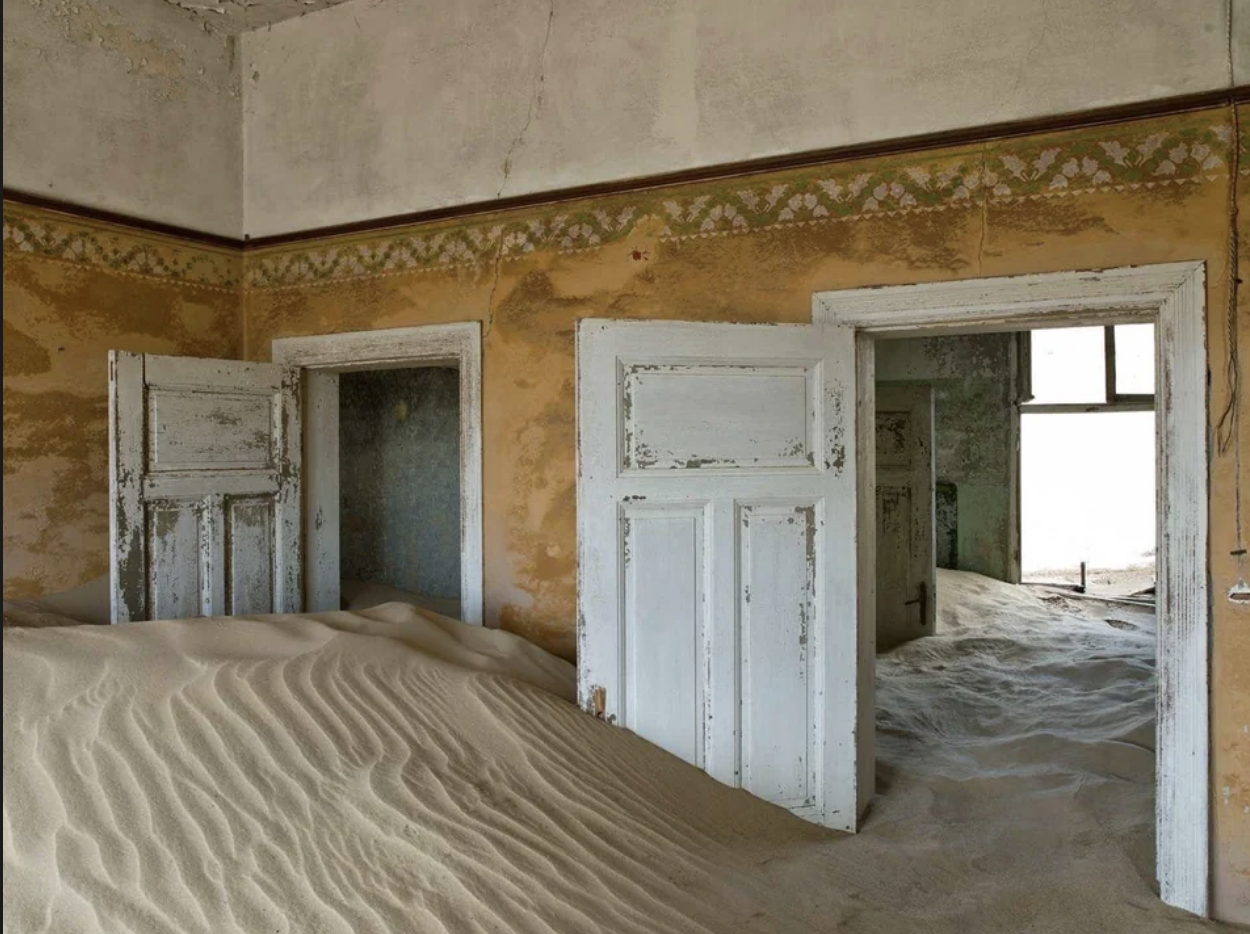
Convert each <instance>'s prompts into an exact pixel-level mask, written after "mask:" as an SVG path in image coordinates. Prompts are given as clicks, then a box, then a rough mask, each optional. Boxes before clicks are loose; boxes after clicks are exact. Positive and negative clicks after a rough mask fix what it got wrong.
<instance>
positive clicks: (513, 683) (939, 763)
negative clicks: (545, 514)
mask: <svg viewBox="0 0 1250 934" xmlns="http://www.w3.org/2000/svg"><path fill="white" fill-rule="evenodd" d="M939 599H940V600H941V621H940V628H941V629H942V632H941V633H940V634H939V635H937V636H934V637H932V638H930V639H927V640H924V642H922V643H913V644H912V645H909V646H905V647H903V648H901V649H899V650H898V651H896V652H894V653H892V654H891V655H889V656H885V657H883V658H882V659H881V664H880V695H881V709H880V712H879V719H880V727H881V729H880V736H879V747H880V755H881V768H880V772H881V776H880V778H881V781H880V786H881V787H880V790H881V792H882V793H881V796H880V797H879V799H878V801H877V803H876V804H875V805H874V808H873V811H872V813H871V815H870V817H869V820H868V822H867V825H866V827H865V828H864V831H863V832H862V833H861V834H859V835H858V836H854V837H851V836H846V835H841V834H837V833H834V832H831V831H828V830H825V829H822V828H820V827H816V826H813V825H810V824H806V823H804V822H803V821H800V820H798V819H796V818H793V817H792V816H790V815H789V814H788V813H786V812H784V811H781V810H779V809H777V808H774V807H772V806H771V805H768V804H765V803H763V802H761V801H758V800H756V799H754V798H752V797H750V796H749V795H747V794H745V793H743V792H739V791H734V790H732V789H729V788H726V787H724V786H721V785H719V784H717V783H716V782H714V781H712V780H711V779H709V778H707V777H706V776H705V775H703V774H702V773H701V772H699V771H697V770H695V769H693V768H691V767H689V766H687V765H685V764H683V763H681V762H679V761H677V760H676V759H674V758H672V757H671V756H669V755H667V754H666V753H664V752H662V751H661V750H659V749H658V748H656V747H653V746H651V745H650V744H648V743H646V742H643V741H642V740H640V739H638V738H637V737H635V736H633V735H632V734H630V733H628V732H626V731H625V730H622V729H618V728H614V727H610V726H607V725H605V724H603V723H600V722H598V721H596V720H594V719H593V718H591V717H589V716H587V715H585V714H582V713H581V712H580V711H578V710H577V709H576V707H574V706H573V705H572V704H571V703H570V702H569V701H570V699H571V693H572V690H573V684H574V672H573V669H572V667H571V666H570V665H568V664H567V663H566V662H563V661H561V660H559V659H555V658H553V657H551V656H549V655H547V654H545V653H543V652H542V651H540V650H538V649H536V648H534V647H533V646H531V645H529V644H528V643H525V642H523V641H522V640H520V639H518V638H515V637H512V636H510V635H508V634H506V633H500V632H492V631H488V630H482V629H476V628H474V627H468V626H463V625H461V624H458V623H453V622H451V621H450V620H446V619H443V618H441V617H438V616H436V615H434V614H432V613H429V612H427V611H421V610H418V609H416V608H413V607H410V606H404V605H402V604H387V605H385V606H383V607H379V608H376V609H372V610H366V611H362V612H356V613H346V612H344V613H328V614H315V615H311V616H298V617H267V618H263V619H256V620H250V619H221V620H211V621H210V620H196V621H177V622H162V623H140V624H131V625H127V626H121V627H98V626H74V627H55V626H54V627H38V628H28V627H14V628H9V626H8V624H9V623H10V622H19V623H20V622H22V621H23V620H22V619H21V615H20V614H14V616H13V618H11V619H10V618H9V616H8V614H6V629H5V632H4V671H5V677H4V712H5V716H4V923H5V927H6V930H8V931H14V932H45V931H46V932H55V934H68V932H79V931H82V932H98V931H107V932H114V931H134V932H178V934H199V932H203V934H229V932H246V934H261V932H294V934H310V932H343V934H361V932H373V931H377V932H448V934H473V932H551V931H558V932H570V934H572V932H576V934H585V932H597V931H605V932H637V934H660V932H669V931H674V932H676V931H681V932H687V931H690V932H707V934H727V932H737V931H754V932H809V931H849V932H889V934H902V932H913V931H914V932H925V934H934V932H960V934H963V932H969V931H987V932H988V931H994V932H1006V931H1022V930H1029V931H1034V932H1061V931H1062V932H1076V931H1124V932H1130V931H1131V932H1134V934H1146V932H1154V931H1174V930H1185V931H1189V930H1199V929H1203V930H1205V929H1211V930H1214V929H1216V926H1214V925H1207V924H1205V923H1203V922H1198V921H1195V920H1192V919H1189V918H1188V917H1187V916H1184V915H1182V914H1181V913H1179V912H1173V911H1171V910H1169V909H1166V908H1164V907H1163V906H1162V905H1161V904H1160V903H1159V902H1158V900H1157V899H1156V898H1155V896H1154V895H1153V893H1152V891H1151V887H1150V883H1149V881H1148V880H1149V879H1150V878H1151V875H1152V857H1151V854H1152V841H1151V826H1152V819H1153V815H1152V804H1151V777H1152V765H1153V754H1152V752H1151V747H1150V734H1151V724H1152V713H1153V697H1152V675H1151V671H1152V663H1151V659H1152V656H1153V637H1152V633H1151V626H1152V622H1151V617H1150V616H1149V614H1145V613H1142V612H1140V611H1137V612H1135V613H1134V615H1132V616H1126V615H1125V614H1123V613H1120V612H1117V613H1116V614H1115V617H1116V618H1115V619H1104V618H1098V617H1096V616H1090V615H1088V614H1087V613H1086V612H1085V611H1084V610H1083V609H1081V608H1078V607H1073V606H1055V605H1051V604H1047V603H1044V602H1041V601H1039V600H1037V599H1036V598H1034V597H1032V596H1031V595H1029V594H1028V593H1027V592H1023V591H1020V590H1019V589H1018V588H1011V587H1008V586H1007V585H1001V584H997V583H995V582H992V581H987V580H985V579H984V578H977V577H974V576H972V575H951V574H944V575H943V576H942V577H941V578H940V581H939ZM29 621H31V622H38V621H39V620H35V619H31V620H29ZM43 621H44V622H47V621H48V620H43Z"/></svg>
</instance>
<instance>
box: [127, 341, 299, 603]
mask: <svg viewBox="0 0 1250 934" xmlns="http://www.w3.org/2000/svg"><path fill="white" fill-rule="evenodd" d="M109 363H110V377H109V435H110V439H109V440H110V444H109V492H110V499H111V500H112V508H111V510H110V517H109V532H110V545H111V562H110V579H111V591H112V611H113V612H112V617H113V621H114V622H127V621H132V620H145V619H166V618H183V617H189V616H202V615H223V614H236V613H239V614H254V613H272V612H291V611H295V610H298V609H299V606H300V597H301V594H300V587H299V581H300V567H299V562H300V540H299V532H300V520H299V509H300V497H299V484H300V475H299V467H300V458H299V444H300V432H299V425H300V421H299V418H300V412H299V402H298V399H299V396H298V380H297V379H296V378H295V374H294V373H292V372H287V371H284V370H283V369H282V368H281V367H278V366H275V365H272V364H261V363H246V362H242V361H233V360H205V359H197V358H191V357H167V356H160V355H154V354H131V353H120V352H114V353H112V354H110V356H109Z"/></svg>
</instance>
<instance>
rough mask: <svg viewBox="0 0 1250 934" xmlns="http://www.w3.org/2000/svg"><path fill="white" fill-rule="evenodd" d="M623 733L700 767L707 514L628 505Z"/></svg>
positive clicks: (624, 516)
mask: <svg viewBox="0 0 1250 934" xmlns="http://www.w3.org/2000/svg"><path fill="white" fill-rule="evenodd" d="M621 528H622V536H621V538H622V551H623V558H624V576H625V592H624V598H625V605H624V614H623V616H624V622H625V629H624V636H625V658H626V670H627V671H628V672H629V675H630V677H629V680H628V681H627V683H626V686H625V690H626V696H625V698H624V699H623V704H624V716H623V722H624V724H625V726H627V727H628V728H629V729H631V730H633V731H634V732H635V733H638V734H639V735H641V736H645V737H647V738H648V739H650V740H651V741H652V742H653V743H655V744H656V745H657V746H660V747H661V748H663V749H666V750H668V751H669V752H671V753H672V754H673V755H675V756H680V757H681V758H683V759H685V760H686V761H687V762H693V763H696V764H700V765H701V764H702V762H703V727H702V722H701V721H702V716H703V696H702V693H703V679H702V678H701V677H700V673H699V667H698V660H699V657H700V655H701V652H700V649H699V641H700V639H701V638H702V636H703V615H704V614H703V607H704V604H705V602H706V599H707V595H706V593H705V591H704V584H705V568H706V559H705V557H704V528H705V521H704V508H703V507H701V506H698V505H694V506H690V505H686V504H674V505H665V504H660V503H652V504H649V505H646V506H630V505H627V506H626V507H625V508H624V509H623V510H622V513H621Z"/></svg>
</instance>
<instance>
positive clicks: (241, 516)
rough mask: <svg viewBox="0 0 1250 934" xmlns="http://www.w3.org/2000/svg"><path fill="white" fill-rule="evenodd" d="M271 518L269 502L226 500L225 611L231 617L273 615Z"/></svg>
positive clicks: (261, 499)
mask: <svg viewBox="0 0 1250 934" xmlns="http://www.w3.org/2000/svg"><path fill="white" fill-rule="evenodd" d="M273 514H274V504H273V501H272V500H271V499H268V498H243V497H227V498H226V500H225V520H226V528H225V533H226V548H225V553H226V580H225V586H226V607H227V612H228V613H229V614H230V615H231V616H250V615H252V614H255V613H272V612H273V608H274V603H275V601H274V596H275V595H274V558H275V556H274V553H273V545H274V538H275V536H274V528H273V526H274V518H273Z"/></svg>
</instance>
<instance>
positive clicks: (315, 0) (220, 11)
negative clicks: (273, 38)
mask: <svg viewBox="0 0 1250 934" xmlns="http://www.w3.org/2000/svg"><path fill="white" fill-rule="evenodd" d="M165 2H166V3H169V4H171V5H172V6H176V7H178V8H179V9H181V10H185V11H186V12H188V13H190V14H191V15H192V16H194V17H196V18H197V19H199V20H200V21H202V22H203V23H205V24H206V25H207V26H209V27H210V28H213V29H218V30H221V31H224V32H228V33H234V34H238V33H241V32H248V31H250V30H253V29H262V28H264V27H265V26H272V25H273V24H274V23H280V22H282V20H284V19H295V18H296V17H297V16H303V15H304V14H306V13H314V12H316V11H317V10H324V9H325V8H326V7H331V6H337V5H338V4H340V3H345V2H347V0H165Z"/></svg>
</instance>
